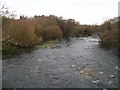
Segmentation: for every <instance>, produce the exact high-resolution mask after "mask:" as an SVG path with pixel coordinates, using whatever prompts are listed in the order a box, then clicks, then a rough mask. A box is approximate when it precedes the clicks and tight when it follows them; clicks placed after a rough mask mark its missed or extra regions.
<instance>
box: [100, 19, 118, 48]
mask: <svg viewBox="0 0 120 90" xmlns="http://www.w3.org/2000/svg"><path fill="white" fill-rule="evenodd" d="M119 28H120V17H119V18H114V19H110V20H108V21H106V22H104V24H102V25H101V26H99V29H100V30H99V33H100V38H101V45H102V46H104V47H107V48H116V49H119V50H120V42H119V38H120V35H119V31H118V30H119Z"/></svg>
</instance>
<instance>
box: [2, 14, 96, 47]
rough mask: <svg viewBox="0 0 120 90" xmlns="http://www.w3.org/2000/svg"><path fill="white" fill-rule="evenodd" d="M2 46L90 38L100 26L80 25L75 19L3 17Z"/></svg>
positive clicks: (32, 44) (19, 45)
mask: <svg viewBox="0 0 120 90" xmlns="http://www.w3.org/2000/svg"><path fill="white" fill-rule="evenodd" d="M2 26H3V27H2V45H3V47H5V46H17V47H33V46H35V45H38V44H41V43H42V42H44V41H48V40H56V39H58V40H59V39H62V38H67V37H76V36H77V37H78V36H89V35H91V34H92V33H94V32H95V30H96V29H97V28H98V26H89V25H80V24H79V23H78V22H76V21H75V20H74V19H67V20H65V19H63V18H62V17H56V16H54V15H50V16H44V15H42V16H34V17H33V18H26V17H24V16H20V19H17V20H15V19H10V18H6V17H4V16H3V17H2Z"/></svg>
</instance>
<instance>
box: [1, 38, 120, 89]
mask: <svg viewBox="0 0 120 90" xmlns="http://www.w3.org/2000/svg"><path fill="white" fill-rule="evenodd" d="M2 66H3V72H2V80H3V88H117V87H118V70H119V68H118V58H117V56H116V55H114V54H113V52H112V51H109V50H105V49H103V48H101V47H100V46H99V38H93V37H85V38H70V39H69V40H62V41H61V43H60V44H59V46H57V47H56V48H47V49H38V50H34V51H32V52H29V53H23V54H21V55H17V56H16V57H14V58H11V59H9V60H3V65H2Z"/></svg>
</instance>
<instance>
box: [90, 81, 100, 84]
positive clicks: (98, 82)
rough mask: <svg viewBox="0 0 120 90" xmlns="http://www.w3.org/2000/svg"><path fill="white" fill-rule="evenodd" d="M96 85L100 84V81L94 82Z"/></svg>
mask: <svg viewBox="0 0 120 90" xmlns="http://www.w3.org/2000/svg"><path fill="white" fill-rule="evenodd" d="M92 82H93V83H94V84H100V80H96V81H92Z"/></svg>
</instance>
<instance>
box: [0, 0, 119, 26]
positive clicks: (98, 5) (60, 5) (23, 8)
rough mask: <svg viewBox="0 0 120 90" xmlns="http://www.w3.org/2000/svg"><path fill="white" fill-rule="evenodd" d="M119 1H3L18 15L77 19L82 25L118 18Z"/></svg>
mask: <svg viewBox="0 0 120 90" xmlns="http://www.w3.org/2000/svg"><path fill="white" fill-rule="evenodd" d="M118 1H119V0H2V2H4V3H6V4H5V5H6V6H7V7H9V9H10V10H15V11H16V14H17V15H18V16H19V15H25V16H26V15H27V16H29V17H31V16H34V15H43V14H44V15H51V14H52V15H56V16H62V17H63V18H65V19H69V18H72V19H75V20H76V21H79V22H80V23H81V24H101V23H102V22H103V21H105V20H107V19H109V18H113V17H116V16H118Z"/></svg>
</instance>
